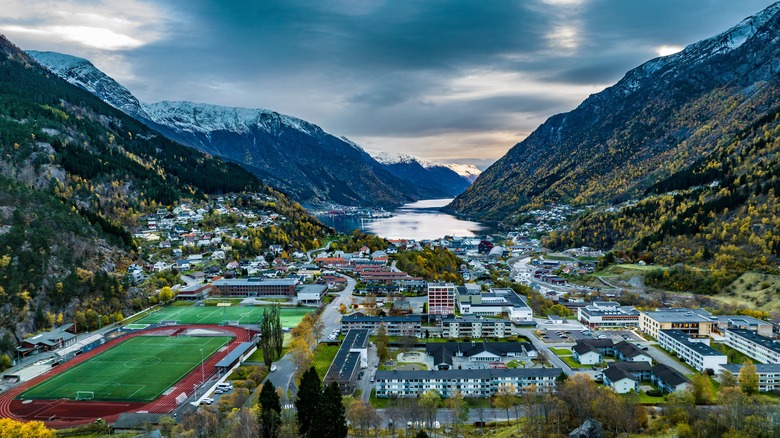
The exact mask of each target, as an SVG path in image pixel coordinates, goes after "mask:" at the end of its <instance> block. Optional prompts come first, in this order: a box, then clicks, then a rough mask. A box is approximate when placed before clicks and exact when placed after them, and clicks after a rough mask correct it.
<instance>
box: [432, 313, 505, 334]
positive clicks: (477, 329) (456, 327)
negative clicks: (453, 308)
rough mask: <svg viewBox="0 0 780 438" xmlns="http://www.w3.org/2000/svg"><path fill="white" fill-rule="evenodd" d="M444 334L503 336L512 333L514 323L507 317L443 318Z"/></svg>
mask: <svg viewBox="0 0 780 438" xmlns="http://www.w3.org/2000/svg"><path fill="white" fill-rule="evenodd" d="M441 327H442V329H443V331H442V336H445V337H449V338H503V337H506V336H507V335H509V334H511V333H512V324H511V323H510V322H509V321H507V320H505V319H495V318H484V317H482V316H475V315H464V316H448V317H445V318H442V320H441Z"/></svg>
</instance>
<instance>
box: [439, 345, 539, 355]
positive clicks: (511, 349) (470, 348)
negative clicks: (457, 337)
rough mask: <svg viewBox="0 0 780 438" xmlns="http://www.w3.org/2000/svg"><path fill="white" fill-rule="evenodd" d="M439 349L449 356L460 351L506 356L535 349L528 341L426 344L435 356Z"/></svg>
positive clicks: (472, 353) (471, 353) (463, 352)
mask: <svg viewBox="0 0 780 438" xmlns="http://www.w3.org/2000/svg"><path fill="white" fill-rule="evenodd" d="M439 351H444V352H445V354H446V353H449V355H450V356H452V355H455V354H456V353H458V352H460V353H462V354H463V355H464V356H466V357H469V356H473V355H475V354H479V353H482V352H484V351H487V352H488V353H493V354H495V355H496V356H506V355H507V354H508V353H521V354H522V353H528V352H531V351H536V347H534V346H533V344H531V343H530V342H432V343H428V344H427V346H426V353H428V354H432V355H433V357H434V358H436V357H437V353H438V352H439Z"/></svg>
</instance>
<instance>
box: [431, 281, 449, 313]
mask: <svg viewBox="0 0 780 438" xmlns="http://www.w3.org/2000/svg"><path fill="white" fill-rule="evenodd" d="M454 314H455V285H454V284H452V283H428V315H438V316H447V315H454Z"/></svg>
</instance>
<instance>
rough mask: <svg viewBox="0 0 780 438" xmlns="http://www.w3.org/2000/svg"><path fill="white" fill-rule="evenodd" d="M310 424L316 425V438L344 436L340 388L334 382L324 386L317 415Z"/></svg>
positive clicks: (345, 430)
mask: <svg viewBox="0 0 780 438" xmlns="http://www.w3.org/2000/svg"><path fill="white" fill-rule="evenodd" d="M312 424H316V425H317V436H318V438H345V437H346V436H347V433H348V432H349V429H348V428H347V419H346V411H345V409H344V404H342V402H341V390H339V385H338V384H337V383H336V382H333V383H331V384H330V386H327V387H325V390H324V391H323V393H322V396H321V398H320V403H319V407H318V409H317V416H316V417H315V421H314V422H313V423H312Z"/></svg>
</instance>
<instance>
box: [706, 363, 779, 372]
mask: <svg viewBox="0 0 780 438" xmlns="http://www.w3.org/2000/svg"><path fill="white" fill-rule="evenodd" d="M755 366H756V373H758V374H762V373H780V363H757V364H755ZM720 367H721V368H723V369H724V370H727V371H729V372H730V373H732V374H739V371H740V370H741V369H742V364H741V363H730V364H725V365H721V366H720Z"/></svg>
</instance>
